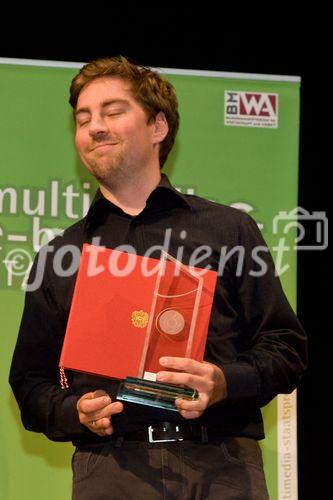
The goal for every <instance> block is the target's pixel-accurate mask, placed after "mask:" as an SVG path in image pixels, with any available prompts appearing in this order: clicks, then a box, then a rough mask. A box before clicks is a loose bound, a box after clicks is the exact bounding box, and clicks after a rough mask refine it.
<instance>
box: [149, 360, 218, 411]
mask: <svg viewBox="0 0 333 500" xmlns="http://www.w3.org/2000/svg"><path fill="white" fill-rule="evenodd" d="M159 361H160V364H161V365H162V366H163V367H165V368H166V369H168V368H172V369H173V370H179V372H178V371H176V372H174V371H172V372H169V371H160V372H158V373H157V381H158V382H165V383H166V384H176V385H185V386H187V387H190V388H191V389H196V390H197V391H198V393H199V399H197V400H196V401H187V400H185V399H176V401H175V404H176V407H177V408H178V411H179V413H180V414H181V415H182V416H183V417H184V418H188V419H189V418H198V417H200V416H201V415H202V414H203V412H204V411H205V410H206V408H208V406H211V405H212V404H214V403H217V402H218V401H222V400H223V399H224V398H225V397H226V395H227V384H226V380H225V376H224V374H223V371H222V370H221V368H219V367H218V366H216V365H214V364H212V363H208V362H207V361H202V362H201V361H195V360H194V359H190V358H177V357H171V356H163V357H162V358H160V360H159Z"/></svg>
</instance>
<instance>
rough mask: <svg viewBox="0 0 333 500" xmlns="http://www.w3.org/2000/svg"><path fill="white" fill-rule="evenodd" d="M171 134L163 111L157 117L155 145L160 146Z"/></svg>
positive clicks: (154, 134)
mask: <svg viewBox="0 0 333 500" xmlns="http://www.w3.org/2000/svg"><path fill="white" fill-rule="evenodd" d="M168 132H169V126H168V122H167V120H166V118H165V114H164V113H163V111H160V112H159V113H157V115H156V116H155V123H154V133H153V143H154V144H159V143H161V142H163V141H164V139H165V138H166V136H167V135H168Z"/></svg>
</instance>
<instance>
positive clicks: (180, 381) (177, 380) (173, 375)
mask: <svg viewBox="0 0 333 500" xmlns="http://www.w3.org/2000/svg"><path fill="white" fill-rule="evenodd" d="M156 378H157V381H158V382H164V383H166V384H176V385H186V386H188V387H191V388H193V389H196V390H197V391H199V392H203V391H206V390H207V389H208V384H207V381H206V380H205V379H203V378H202V377H201V376H198V375H192V374H190V373H177V372H164V371H163V372H158V373H157V375H156Z"/></svg>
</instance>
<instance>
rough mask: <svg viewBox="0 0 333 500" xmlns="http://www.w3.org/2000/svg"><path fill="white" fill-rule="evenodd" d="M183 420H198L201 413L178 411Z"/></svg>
mask: <svg viewBox="0 0 333 500" xmlns="http://www.w3.org/2000/svg"><path fill="white" fill-rule="evenodd" d="M179 413H180V414H181V416H182V417H183V418H186V419H192V418H199V417H200V416H201V415H202V411H185V410H180V412H179Z"/></svg>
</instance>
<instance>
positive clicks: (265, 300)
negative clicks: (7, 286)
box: [9, 175, 307, 445]
mask: <svg viewBox="0 0 333 500" xmlns="http://www.w3.org/2000/svg"><path fill="white" fill-rule="evenodd" d="M97 237H98V238H100V240H99V244H100V245H103V246H106V247H108V248H116V247H119V245H124V244H125V245H131V246H133V247H134V249H135V251H136V253H137V254H138V255H144V254H145V253H146V251H147V250H148V249H151V247H152V246H156V245H157V246H164V248H165V250H166V251H167V252H168V253H170V254H171V255H173V256H174V257H176V258H178V259H179V260H181V261H182V262H183V263H184V264H189V263H190V258H191V255H192V253H193V252H194V251H195V250H196V249H197V248H198V247H199V246H201V245H204V246H203V247H202V248H201V251H200V252H199V253H198V255H197V256H201V259H202V260H201V262H200V264H195V265H198V266H199V267H206V266H210V268H211V269H214V270H216V271H218V273H219V276H218V280H217V286H216V291H215V296H214V302H213V307H212V314H211V320H210V324H209V331H208V339H207V344H206V350H205V360H206V361H209V362H211V363H214V364H216V365H218V366H219V367H220V368H221V369H222V370H223V372H224V374H225V377H226V381H227V398H226V399H225V400H224V401H222V402H219V403H216V404H214V405H212V406H210V407H209V408H208V409H207V410H206V411H205V412H204V414H203V415H202V416H201V417H200V419H199V422H200V423H202V424H205V425H206V426H207V427H208V428H209V429H210V430H211V431H213V432H217V433H219V434H222V435H240V436H241V435H242V436H249V437H254V438H257V439H261V438H263V437H264V430H263V423H262V416H261V411H260V407H262V406H264V405H266V404H267V403H268V402H269V401H270V400H271V399H272V398H274V397H275V396H276V395H277V394H278V393H289V392H291V391H292V390H293V389H294V388H295V386H296V385H297V383H298V381H299V380H300V377H301V375H302V373H303V371H304V369H305V366H306V363H307V347H306V336H305V333H304V331H303V329H302V326H301V325H300V323H299V321H298V320H297V317H296V316H295V314H294V312H293V310H292V308H291V307H290V305H289V303H288V301H287V299H286V297H285V294H284V292H283V290H282V288H281V284H280V281H279V279H278V278H277V277H276V275H275V270H274V264H273V261H272V258H271V256H270V254H269V252H268V250H267V246H266V244H265V242H264V240H263V238H262V236H261V233H260V231H259V229H258V227H257V224H256V223H255V221H254V220H253V219H252V218H251V217H250V216H249V215H247V214H245V213H243V212H241V211H240V210H237V209H234V208H231V207H228V206H225V205H221V204H218V203H214V202H211V201H208V200H205V199H203V198H200V197H197V196H194V195H185V194H181V193H180V192H178V191H177V190H176V189H175V188H173V187H172V186H171V184H170V183H169V181H168V178H167V177H166V176H165V175H162V178H161V181H160V183H159V185H158V186H157V187H156V188H155V189H154V190H153V191H152V193H151V194H150V196H149V197H148V199H147V202H146V206H145V207H144V209H143V210H142V211H141V212H140V213H139V214H138V215H136V216H131V215H129V214H127V213H125V212H124V211H123V210H121V209H120V208H119V207H118V206H116V205H114V204H113V203H111V202H110V201H108V200H107V199H105V198H104V197H103V195H102V194H101V192H100V191H99V190H98V191H97V193H96V196H95V198H94V200H93V202H92V205H91V207H90V209H89V211H88V214H87V216H86V217H85V218H84V219H82V220H81V221H79V222H77V223H76V224H74V225H73V226H71V227H69V228H68V229H67V230H65V232H64V234H63V235H62V236H58V237H57V238H55V239H54V240H53V241H52V242H50V243H49V249H50V251H48V252H47V253H46V260H45V262H44V264H45V266H44V267H45V269H44V272H43V275H42V283H41V286H39V287H32V291H29V292H27V293H26V300H25V307H24V312H23V316H22V321H21V326H20V331H19V335H18V340H17V344H16V348H15V352H14V356H13V360H12V365H11V370H10V377H9V381H10V384H11V386H12V389H13V392H14V394H15V397H16V399H17V402H18V404H19V406H20V409H21V417H22V422H23V424H24V426H25V428H26V429H28V430H32V431H35V432H43V433H44V434H45V435H46V436H47V437H49V438H50V439H52V440H55V441H73V443H74V444H75V445H79V444H83V443H87V442H98V441H105V440H108V439H110V437H109V436H106V437H103V438H102V437H99V436H97V435H96V434H95V433H93V432H91V431H90V430H89V429H87V428H86V427H85V426H84V425H82V424H81V423H80V422H79V419H78V414H77V410H76V403H77V401H78V399H79V398H80V397H81V396H82V395H83V394H85V393H86V392H90V391H93V390H95V389H105V390H106V391H107V392H108V393H109V394H110V395H111V397H112V399H114V398H115V395H116V392H117V387H118V382H117V381H116V380H113V379H106V378H102V377H96V376H92V375H89V374H85V373H79V372H70V371H68V372H67V377H68V381H69V389H65V390H63V389H61V387H60V383H59V368H58V362H59V357H60V352H61V348H62V342H63V338H64V334H65V330H66V324H67V319H68V315H69V310H70V305H71V299H72V294H73V289H74V284H75V279H76V273H75V272H74V273H73V272H68V273H66V272H63V273H62V276H59V275H57V273H56V272H55V270H54V268H55V266H54V261H55V255H56V253H57V251H59V249H60V248H61V247H63V246H66V245H72V247H71V248H73V246H75V247H76V248H78V249H80V250H81V248H82V245H83V243H91V242H92V240H93V238H97ZM94 241H96V240H94ZM258 247H260V249H259V250H260V251H258V253H257V254H253V249H254V248H257V249H258ZM155 250H156V253H154V252H152V253H150V255H149V256H150V257H156V258H159V255H160V249H158V247H155ZM40 255H41V252H40ZM58 255H59V254H58ZM62 255H63V258H62V265H63V268H64V269H65V270H66V269H67V270H70V269H72V268H73V265H72V264H73V261H72V256H73V252H72V253H71V252H64V253H63V254H62ZM256 255H257V256H256ZM259 257H260V258H259ZM40 260H43V259H40ZM58 262H59V259H58ZM37 263H38V256H37V258H36V259H35V262H34V266H33V268H32V271H31V274H30V278H29V283H33V282H34V281H35V280H36V281H35V283H37V281H38V279H37V278H38V276H37V275H38V273H37V269H38V266H37ZM263 266H266V268H267V270H266V272H265V273H264V274H263V275H261V276H260V277H259V276H256V274H260V270H261V269H262V268H263ZM42 267H43V266H42ZM261 274H262V273H261ZM34 288H36V289H35V290H34ZM129 293H130V290H129ZM91 300H92V303H93V301H94V297H91ZM156 421H174V422H183V421H184V419H183V417H181V416H180V414H179V413H178V412H172V411H167V410H161V409H156V408H150V407H147V406H141V405H136V404H133V403H126V404H125V409H124V412H123V413H121V414H118V415H115V416H113V417H112V422H113V427H114V429H115V434H116V435H117V434H122V433H124V432H127V431H128V432H129V431H133V430H136V429H140V428H143V427H145V426H147V425H150V424H152V423H154V422H156Z"/></svg>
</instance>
